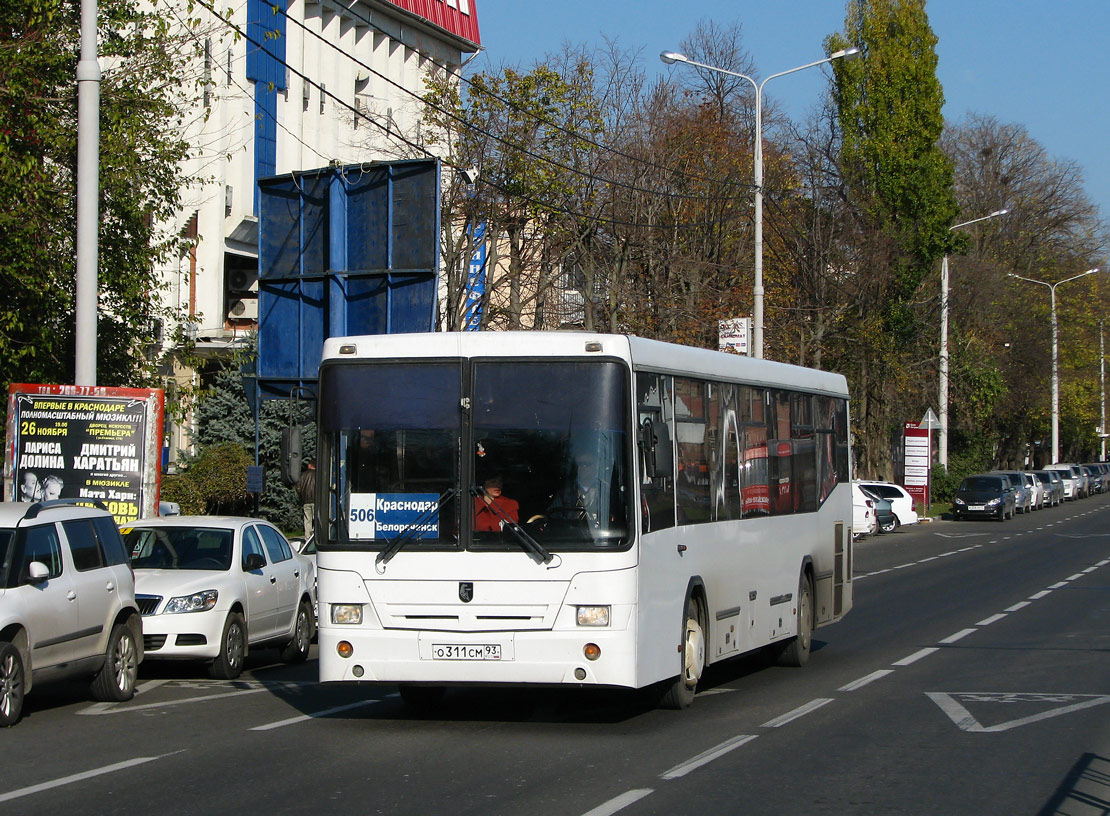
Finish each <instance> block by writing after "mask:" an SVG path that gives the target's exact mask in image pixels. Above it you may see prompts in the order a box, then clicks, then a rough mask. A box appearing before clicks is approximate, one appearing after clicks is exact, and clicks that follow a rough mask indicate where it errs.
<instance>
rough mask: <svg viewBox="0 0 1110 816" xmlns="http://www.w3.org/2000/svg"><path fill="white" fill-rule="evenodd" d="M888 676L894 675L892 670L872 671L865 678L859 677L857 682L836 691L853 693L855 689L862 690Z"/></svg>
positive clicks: (854, 681)
mask: <svg viewBox="0 0 1110 816" xmlns="http://www.w3.org/2000/svg"><path fill="white" fill-rule="evenodd" d="M888 674H894V669H879V670H878V671H873V672H871V674H869V675H867V676H866V677H861V678H860V679H859V680H853V681H852V682H851V683H849V684H848V685H846V686H841V687H840V688H838V689H837V691H855V690H856V689H859V688H863V687H864V686H866V685H867V684H868V683H872V682H874V681H875V680H879V679H880V678H883V677H886V676H887V675H888Z"/></svg>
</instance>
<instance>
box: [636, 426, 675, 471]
mask: <svg viewBox="0 0 1110 816" xmlns="http://www.w3.org/2000/svg"><path fill="white" fill-rule="evenodd" d="M640 447H641V449H642V450H643V455H644V468H645V470H646V472H647V475H648V476H650V477H652V478H656V477H659V476H663V477H669V476H670V475H671V474H672V473H674V463H673V461H672V457H671V438H670V434H668V433H667V423H666V422H661V423H659V426H658V428H657V427H656V425H655V423H654V422H653V421H652V419H651V417H645V418H644V420H643V421H642V422H641V423H640Z"/></svg>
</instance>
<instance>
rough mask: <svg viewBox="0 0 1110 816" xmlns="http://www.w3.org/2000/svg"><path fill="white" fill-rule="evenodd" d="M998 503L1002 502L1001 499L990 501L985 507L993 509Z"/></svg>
mask: <svg viewBox="0 0 1110 816" xmlns="http://www.w3.org/2000/svg"><path fill="white" fill-rule="evenodd" d="M1000 501H1002V499H991V500H990V501H988V502H987V507H994V506H995V505H996V504H998V503H999V502H1000Z"/></svg>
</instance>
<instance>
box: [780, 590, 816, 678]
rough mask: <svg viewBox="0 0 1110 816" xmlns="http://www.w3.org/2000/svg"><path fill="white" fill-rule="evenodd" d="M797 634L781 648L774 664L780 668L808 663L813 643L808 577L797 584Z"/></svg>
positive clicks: (811, 607) (811, 594)
mask: <svg viewBox="0 0 1110 816" xmlns="http://www.w3.org/2000/svg"><path fill="white" fill-rule="evenodd" d="M797 615H798V620H797V624H798V634H797V635H796V636H795V637H793V638H791V639H790V640H789V641H788V642H787V643H786V644H784V645H783V646H782V651H781V652H779V654H778V657H777V658H776V659H775V662H776V663H777V664H778V665H780V666H793V667H795V668H797V667H800V666H804V665H805V664H806V663H807V662H809V650H810V646H811V645H812V643H813V587H812V586H811V585H810V582H809V576H808V575H803V576H802V580H801V583H800V584H798V606H797Z"/></svg>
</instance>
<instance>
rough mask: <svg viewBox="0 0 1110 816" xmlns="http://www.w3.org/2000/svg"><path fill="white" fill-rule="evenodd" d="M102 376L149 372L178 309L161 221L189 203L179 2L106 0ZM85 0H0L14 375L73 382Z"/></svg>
mask: <svg viewBox="0 0 1110 816" xmlns="http://www.w3.org/2000/svg"><path fill="white" fill-rule="evenodd" d="M98 6H99V29H100V32H101V37H100V43H99V51H100V62H101V65H102V67H103V76H102V80H101V85H100V195H99V211H100V246H99V257H98V268H99V281H98V291H99V303H100V314H99V320H98V334H99V337H98V348H97V382H98V383H99V384H102V385H132V386H135V385H144V384H148V383H150V382H151V375H152V369H151V366H150V363H149V361H148V359H147V357H146V356H145V355H144V353H143V352H144V345H145V344H147V343H149V340H150V335H151V333H152V328H153V326H154V324H155V321H156V320H158V319H159V318H161V317H163V316H164V315H163V314H162V313H161V312H160V310H159V306H158V299H157V298H156V297H153V296H152V295H153V294H154V293H155V291H156V290H157V287H158V276H157V274H156V269H157V267H158V265H159V264H160V263H161V262H162V261H164V260H166V259H167V258H168V257H169V256H170V255H171V254H172V253H173V251H174V250H175V248H176V246H177V239H176V237H174V236H160V235H158V234H157V233H156V231H155V228H154V226H153V224H154V223H156V222H157V220H158V219H161V218H165V217H167V216H168V215H170V214H171V213H172V212H174V211H175V210H176V207H177V204H178V200H179V190H180V189H181V187H182V177H181V170H180V169H179V161H180V159H181V158H182V157H184V155H185V152H186V149H187V145H186V144H185V143H184V142H183V141H182V140H181V136H180V132H179V130H177V129H176V123H175V121H174V120H175V115H176V107H175V102H176V100H175V97H174V94H176V93H177V92H178V90H177V89H178V88H179V81H180V75H181V70H180V65H181V59H180V58H181V51H180V49H179V48H178V47H177V45H176V44H175V42H174V41H173V38H172V37H171V35H170V33H169V29H168V26H167V22H166V19H165V15H164V14H161V13H155V12H153V11H152V10H142V9H143V7H142V6H141V5H140V4H139V3H137V2H134V1H133V0H100V2H99V4H98ZM78 12H79V4H78V3H76V2H69V1H68V0H5V2H4V3H2V4H0V78H2V79H0V202H2V206H0V234H3V236H4V240H3V242H0V290H2V291H3V292H4V295H5V299H4V304H3V306H2V307H0V361H3V362H2V368H0V379H2V380H3V381H4V382H5V383H10V382H47V383H53V382H57V383H67V382H73V369H74V297H75V267H76V259H75V252H76V249H75V230H76V162H77V124H76V122H77V89H76V84H75V82H74V77H75V75H76V70H77V60H78V51H79V42H80V36H79V18H78Z"/></svg>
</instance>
